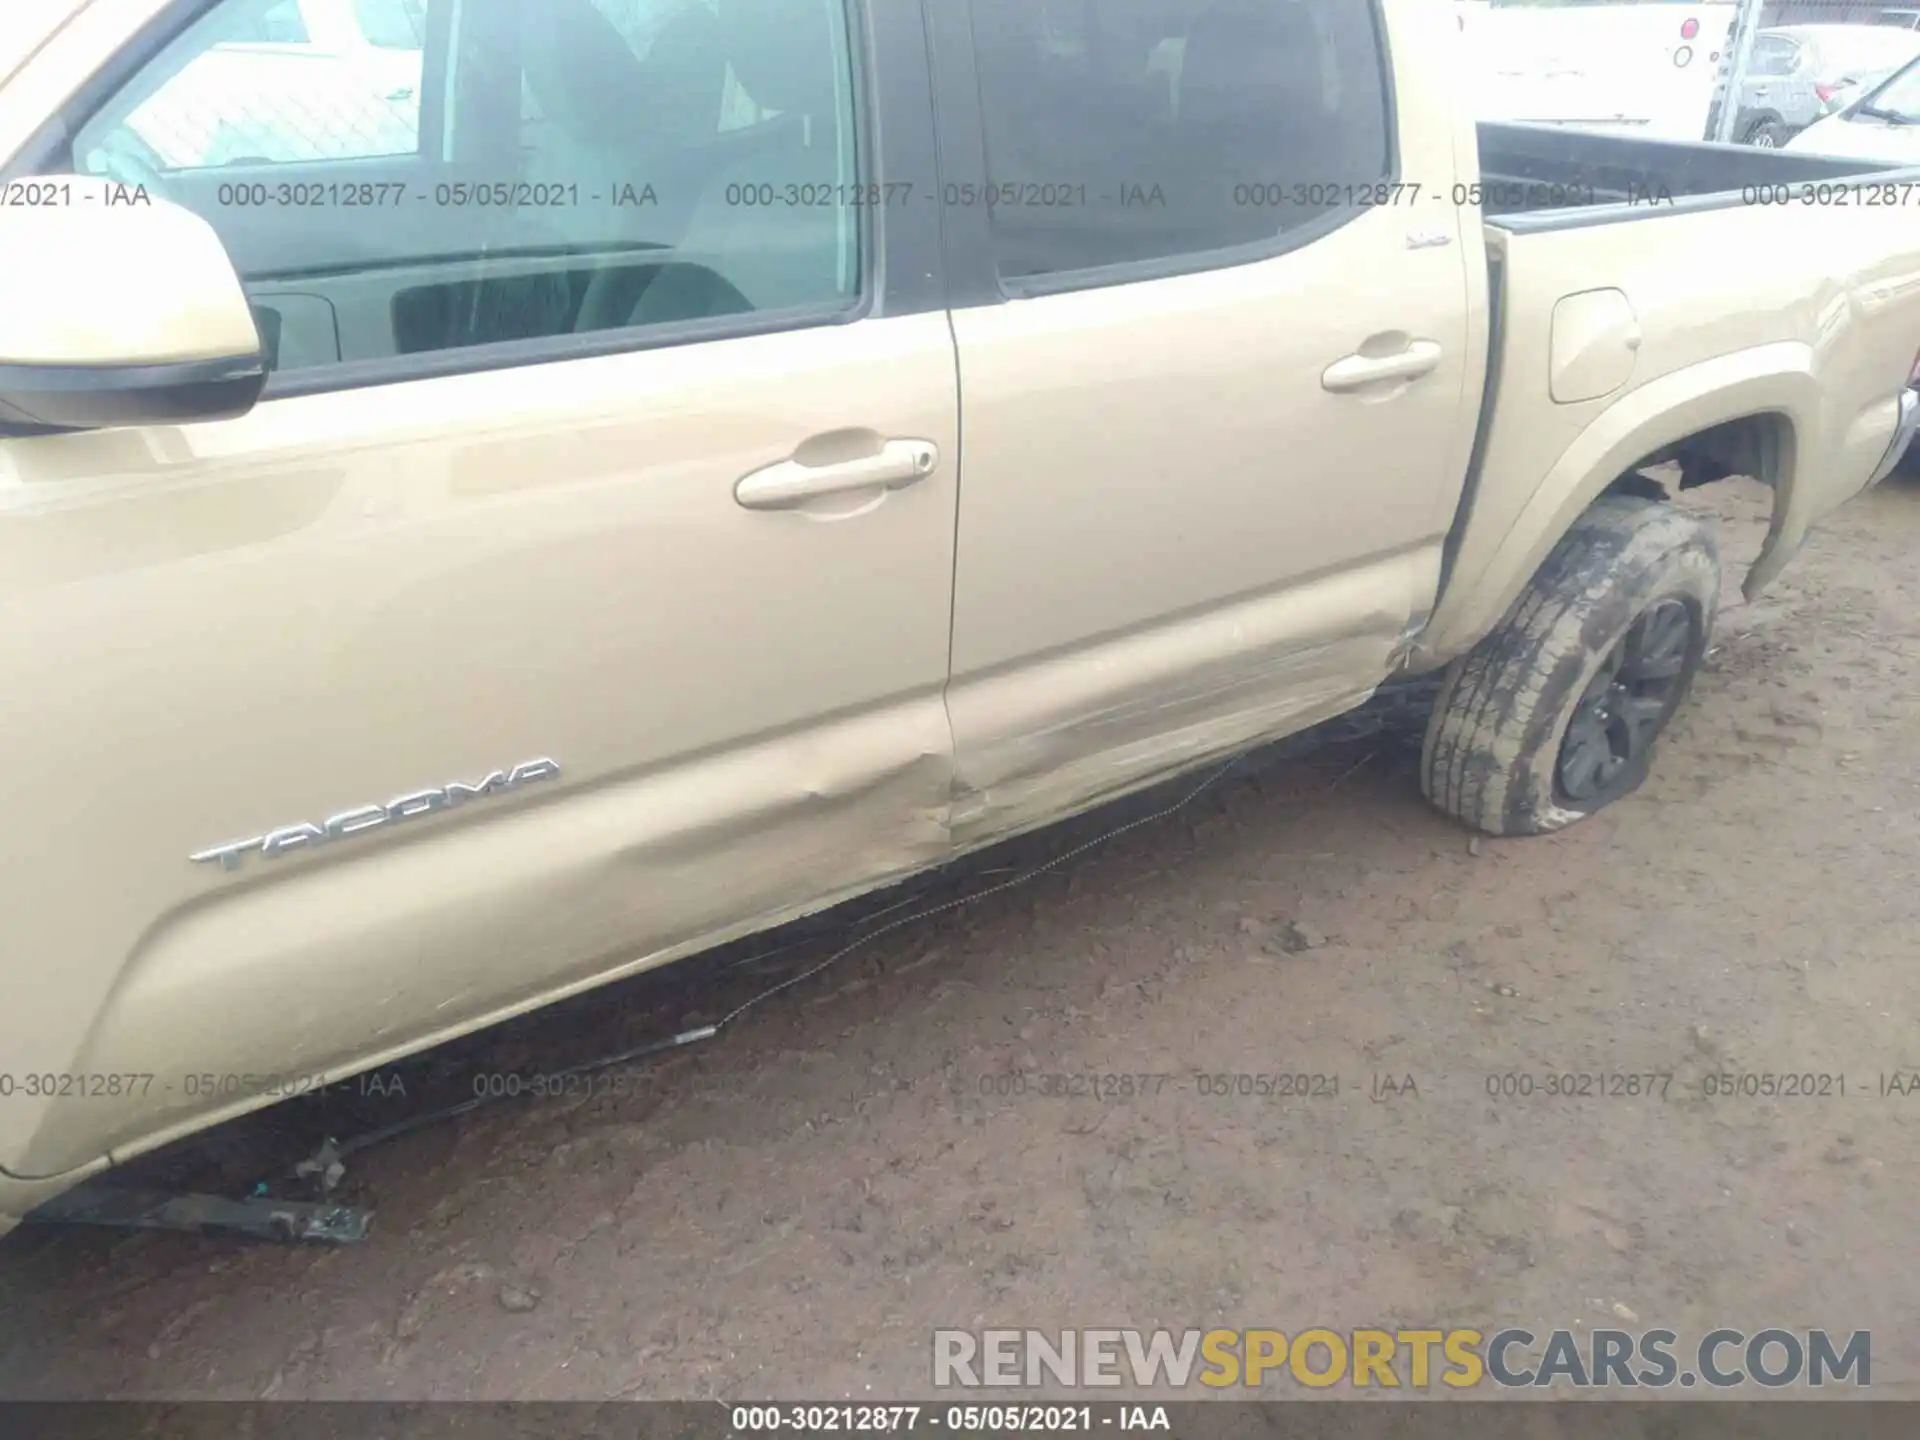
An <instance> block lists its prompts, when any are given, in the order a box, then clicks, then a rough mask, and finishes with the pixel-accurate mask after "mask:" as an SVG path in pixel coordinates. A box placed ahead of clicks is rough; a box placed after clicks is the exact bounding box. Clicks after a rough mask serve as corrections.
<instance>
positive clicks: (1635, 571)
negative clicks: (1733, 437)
mask: <svg viewBox="0 0 1920 1440" xmlns="http://www.w3.org/2000/svg"><path fill="white" fill-rule="evenodd" d="M1719 592H1720V559H1719V554H1718V551H1717V550H1716V548H1715V545H1714V542H1713V536H1712V535H1711V533H1709V532H1708V530H1707V529H1706V528H1705V527H1704V526H1703V525H1702V524H1701V523H1700V522H1699V521H1697V520H1695V519H1694V518H1693V517H1691V516H1690V515H1687V514H1686V513H1685V512H1683V511H1681V510H1678V509H1676V508H1674V506H1672V505H1671V504H1668V503H1667V502H1665V501H1655V500H1643V499H1638V498H1629V497H1623V496H1614V497H1608V498H1606V499H1603V500H1601V501H1599V502H1598V503H1597V504H1596V505H1594V507H1593V508H1592V509H1591V510H1589V511H1588V512H1587V513H1586V514H1585V515H1584V516H1582V517H1581V518H1580V520H1579V521H1578V522H1577V523H1576V524H1575V525H1574V527H1573V529H1572V530H1570V531H1569V532H1568V533H1567V536H1566V538H1565V539H1563V540H1562V541H1561V542H1560V544H1559V545H1558V546H1557V547H1555V549H1554V551H1553V553H1552V554H1551V555H1549V556H1548V557H1547V560H1546V562H1545V563H1544V564H1543V565H1542V566H1541V567H1540V570H1539V573H1538V574H1536V575H1535V576H1534V578H1533V579H1532V581H1530V582H1529V583H1528V585H1527V588H1526V590H1525V591H1523V592H1522V593H1521V596H1520V598H1519V600H1518V601H1516V602H1515V603H1514V606H1513V608H1512V610H1510V611H1509V612H1508V614H1507V618H1506V619H1505V620H1504V621H1503V622H1502V623H1501V626H1500V628H1499V629H1497V630H1495V631H1494V632H1493V633H1492V634H1491V635H1488V636H1487V637H1486V638H1485V639H1484V640H1482V641H1481V642H1480V643H1479V644H1478V645H1476V646H1475V647H1474V648H1473V649H1472V650H1471V651H1469V652H1468V653H1467V654H1466V655H1464V656H1462V657H1461V658H1460V659H1459V660H1456V661H1455V662H1454V663H1453V665H1452V666H1451V667H1450V668H1449V669H1448V671H1447V673H1446V676H1445V678H1444V679H1443V680H1442V682H1441V687H1440V695H1439V698H1438V700H1437V701H1436V702H1435V705H1434V710H1433V717H1432V719H1431V720H1430V721H1429V723H1428V727H1427V738H1426V745H1425V747H1424V749H1423V751H1422V754H1421V767H1420V768H1421V788H1422V790H1424V791H1425V792H1426V795H1427V798H1428V799H1429V800H1431V801H1432V802H1433V803H1434V804H1435V805H1436V806H1438V807H1439V808H1440V809H1441V810H1444V811H1446V812H1447V813H1448V814H1449V815H1452V816H1454V817H1455V818H1457V819H1459V820H1462V821H1464V822H1465V823H1466V824H1468V825H1471V826H1473V827H1474V828H1475V829H1478V830H1483V831H1486V832H1487V833H1488V834H1492V835H1537V834H1541V833H1543V832H1545V831H1549V830H1558V829H1560V828H1562V827H1564V826H1567V825H1571V824H1573V823H1574V822H1575V821H1577V820H1583V819H1585V818H1586V817H1587V816H1588V815H1591V814H1593V813H1594V812H1595V811H1597V810H1600V809H1602V808H1604V807H1605V806H1607V805H1610V804H1612V803H1613V802H1614V801H1615V800H1618V799H1619V798H1620V797H1621V796H1623V795H1627V794H1630V793H1631V792H1632V791H1633V790H1635V789H1636V788H1638V786H1639V784H1640V782H1641V781H1642V780H1644V779H1645V778H1646V775H1647V771H1648V768H1649V767H1650V766H1651V764H1652V761H1653V755H1654V749H1655V745H1656V743H1657V742H1658V740H1659V737H1660V735H1661V733H1662V732H1663V731H1664V730H1665V729H1666V726H1667V722H1668V721H1669V720H1670V719H1672V718H1673V713H1674V711H1675V710H1677V709H1678V708H1679V706H1680V702H1681V701H1682V700H1683V699H1685V698H1686V694H1687V691H1688V689H1689V687H1690V686H1691V685H1692V682H1693V677H1694V674H1695V673H1696V672H1697V671H1698V670H1699V668H1700V662H1701V660H1702V659H1703V658H1704V657H1705V655H1706V651H1707V640H1708V637H1709V635H1710V634H1711V633H1712V629H1713V616H1714V610H1715V607H1716V604H1717V601H1718V598H1719Z"/></svg>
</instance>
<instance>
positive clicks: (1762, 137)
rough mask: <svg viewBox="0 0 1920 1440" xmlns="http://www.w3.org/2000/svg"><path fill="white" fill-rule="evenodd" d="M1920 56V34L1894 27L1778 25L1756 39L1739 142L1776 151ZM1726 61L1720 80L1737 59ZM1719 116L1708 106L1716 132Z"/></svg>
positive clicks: (1736, 135)
mask: <svg viewBox="0 0 1920 1440" xmlns="http://www.w3.org/2000/svg"><path fill="white" fill-rule="evenodd" d="M1915 56H1920V34H1916V33H1914V32H1913V31H1911V30H1904V29H1899V28H1896V27H1894V26H1890V25H1777V26H1772V27H1769V28H1768V29H1765V30H1762V31H1761V32H1760V33H1759V34H1758V35H1757V36H1755V37H1754V45H1753V56H1752V58H1751V59H1750V60H1749V62H1748V66H1747V75H1746V79H1745V82H1744V83H1743V84H1742V85H1741V87H1740V110H1739V115H1738V117H1737V119H1736V121H1735V124H1734V127H1733V137H1732V138H1733V140H1734V143H1736V144H1739V145H1757V146H1760V147H1761V148H1762V149H1778V148H1779V147H1781V146H1783V145H1785V144H1786V143H1787V142H1788V141H1789V140H1791V139H1792V138H1793V137H1794V136H1795V135H1797V134H1799V133H1800V132H1801V131H1802V130H1805V129H1806V128H1807V127H1808V126H1810V125H1812V124H1814V123H1815V122H1816V121H1818V120H1820V119H1823V118H1824V117H1826V116H1828V115H1831V114H1832V113H1833V112H1834V111H1835V110H1838V109H1840V108H1842V107H1843V106H1844V105H1845V104H1846V103H1847V102H1848V101H1849V100H1851V99H1853V98H1856V97H1857V96H1859V95H1862V94H1864V93H1865V92H1866V91H1867V90H1868V89H1870V88H1872V87H1873V86H1874V85H1877V84H1879V82H1880V81H1882V80H1884V79H1885V78H1886V77H1887V76H1889V75H1891V74H1892V73H1893V72H1894V71H1896V70H1898V69H1899V68H1900V67H1901V66H1902V65H1904V64H1906V63H1907V62H1908V61H1909V60H1912V59H1913V58H1914V57H1915ZM1731 63H1732V61H1731V57H1730V56H1729V57H1727V58H1726V59H1725V60H1724V61H1723V62H1722V64H1721V66H1720V71H1721V83H1722V84H1724V83H1725V78H1726V74H1727V71H1728V68H1729V66H1730V65H1731ZM1718 114H1719V103H1718V101H1716V102H1715V103H1714V106H1713V108H1712V110H1711V111H1710V112H1709V116H1708V122H1707V133H1708V134H1712V133H1713V130H1714V125H1715V122H1716V120H1717V118H1718Z"/></svg>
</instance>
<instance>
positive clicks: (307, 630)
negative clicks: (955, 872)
mask: <svg viewBox="0 0 1920 1440" xmlns="http://www.w3.org/2000/svg"><path fill="white" fill-rule="evenodd" d="M558 368H561V369H564V370H566V371H567V372H568V374H567V376H566V378H565V380H564V382H563V381H562V380H561V377H559V376H558V375H556V376H555V377H554V380H555V388H554V389H553V390H551V391H550V392H543V393H544V394H545V396H546V398H545V399H544V400H543V401H542V402H541V403H540V404H539V405H538V406H537V407H534V408H529V407H528V406H527V404H526V403H524V401H523V400H521V399H519V398H517V397H516V393H515V392H516V391H517V390H519V389H522V388H524V386H525V380H524V377H523V376H522V375H520V374H519V373H517V372H515V371H513V370H495V371H491V372H485V373H479V374H469V375H462V376H455V377H449V378H446V379H441V380H423V381H419V382H416V383H414V384H411V385H405V386H399V387H392V388H389V389H385V390H374V391H345V392H335V393H332V394H325V395H317V396H310V397H304V398H293V399H286V400H280V401H268V402H267V403H265V404H262V405H261V406H260V407H258V408H257V409H256V410H255V411H254V412H253V413H252V414H250V415H248V416H247V417H245V418H244V419H241V420H237V421H225V422H219V423H213V424H204V425H189V426H183V427H178V428H174V429H170V430H156V431H146V432H142V431H124V430H121V431H115V430H106V431H99V432H91V433H79V434H71V435H56V436H46V437H40V438H32V439H17V440H9V441H5V442H0V694H4V695H7V696H10V697H13V703H10V704H9V705H7V706H6V707H5V708H4V709H0V736H4V738H5V740H6V743H7V745H8V747H9V748H10V749H12V750H13V751H14V752H15V753H18V754H31V755H35V756H37V757H39V763H37V764H36V765H33V766H29V767H22V768H20V769H19V770H17V771H16V773H15V775H14V778H13V780H12V782H11V783H10V786H9V791H10V794H9V799H10V812H11V813H12V814H15V815H21V816H24V815H32V816H34V817H36V818H35V820H34V822H33V823H32V824H31V825H12V824H9V825H5V826H0V859H3V860H4V864H0V915H4V916H5V920H4V931H5V943H4V952H5V954H6V956H7V957H8V963H9V964H12V963H16V962H17V960H18V958H19V957H24V956H39V957H43V960H46V959H51V958H52V957H59V958H58V962H57V963H54V964H36V967H35V978H34V980H33V982H32V983H30V984H22V985H19V986H17V987H14V990H13V993H12V996H11V998H10V1001H9V1005H8V1013H7V1016H6V1019H5V1021H4V1022H3V1023H4V1027H5V1035H4V1041H5V1043H4V1047H3V1048H4V1053H5V1055H6V1062H7V1063H6V1066H5V1068H6V1069H7V1070H8V1071H9V1072H11V1073H13V1074H29V1073H31V1074H36V1075H44V1076H47V1077H50V1080H49V1083H48V1084H46V1085H36V1086H35V1087H34V1089H35V1090H36V1091H37V1092H42V1093H35V1094H31V1095H29V1094H26V1093H23V1091H24V1088H25V1087H14V1089H13V1093H11V1094H9V1095H7V1096H5V1097H0V1170H3V1171H5V1172H8V1173H11V1174H13V1175H15V1176H21V1177H45V1176H52V1175H57V1174H60V1173H62V1172H64V1171H69V1170H77V1169H78V1168H79V1167H84V1166H86V1165H87V1164H88V1163H89V1162H91V1161H93V1160H95V1159H96V1157H99V1156H101V1155H102V1154H104V1153H107V1152H112V1153H113V1154H115V1155H116V1156H117V1157H120V1158H124V1157H125V1156H126V1155H127V1154H130V1153H135V1152H137V1151H139V1150H141V1149H145V1148H149V1147H151V1146H153V1145H156V1144H159V1143H163V1142H164V1141H165V1140H167V1139H169V1138H171V1137H173V1136H175V1135H178V1134H181V1133H184V1132H186V1131H189V1130H192V1129H194V1128H197V1127H199V1126H201V1125H203V1124H206V1123H210V1122H212V1121H214V1120H218V1119H221V1118H224V1117H226V1116H229V1115H233V1114H237V1113H239V1112H241V1111H243V1110H246V1109H251V1108H255V1107H257V1106H259V1105H264V1104H267V1103H270V1102H271V1101H272V1100H274V1099H277V1098H280V1097H281V1096H282V1095H284V1094H288V1093H296V1090H295V1088H294V1087H301V1086H308V1085H312V1084H315V1083H318V1081H319V1079H320V1078H321V1077H326V1078H338V1077H340V1076H343V1075H346V1074H350V1073H353V1072H354V1071H356V1070H359V1069H363V1068H365V1066H366V1065H367V1064H368V1063H371V1062H372V1061H374V1060H376V1059H377V1058H378V1057H379V1056H382V1055H395V1054H400V1053H404V1052H406V1051H409V1050H413V1049H417V1048H419V1047H420V1046H422V1045H426V1044H431V1043H433V1042H434V1041H436V1040H440V1039H444V1038H448V1037H450V1036H452V1035H455V1034H458V1033H460V1032H462V1031H464V1030H468V1029H471V1028H473V1027H475V1026H477V1025H481V1024H484V1023H487V1022H489V1021H492V1020H497V1019H500V1018H503V1017H505V1016H507V1015H510V1014H513V1013H516V1012H518V1011H520V1010H524V1009H527V1008H530V1007H532V1006H534V1005H538V1004H541V1003H544V1002H545V1001H548V1000H552V999H555V998H557V997H558V996H559V995H560V994H562V993H565V992H568V991H570V990H574V989H578V988H582V987H584V986H586V985H589V984H592V983H596V982H597V981H600V980H605V979H609V978H612V977H613V976H614V975H617V974H625V973H629V972H631V971H633V970H636V969H639V968H641V967H643V966H645V965H648V964H652V963H657V962H659V961H660V960H664V959H667V958H670V957H671V956H672V955H674V954H676V953H680V951H682V950H683V949H688V948H697V947H698V946H699V945H701V944H704V943H710V942H712V941H713V940H714V939H716V938H721V937H724V936H725V935H726V934H728V933H744V932H745V931H747V930H750V929H753V928H756V927H758V926H760V925H764V924H768V923H774V922H777V921H779V920H781V919H784V918H790V917H791V916H793V915H796V914H800V913H804V912H805V911H806V910H808V909H811V908H816V907H818V906H820V905H822V904H826V903H830V902H831V900H832V899H833V898H834V897H836V896H839V895H845V894H851V893H855V892H858V891H860V890H863V889H866V888H869V887H871V886H873V885H876V884H880V883H884V882H885V881H887V880H889V879H893V878H896V877H899V876H901V875H903V874H907V873H911V872H913V871H915V870H918V869H921V868H923V867H925V866H926V865H928V864H932V863H936V862H938V861H939V860H941V859H943V858H945V856H946V855H947V853H948V850H949V840H948V835H947V826H946V821H947V810H948V805H949V801H950V797H951V792H952V784H953V765H952V755H951V747H952V741H951V732H950V729H949V727H948V723H947V719H946V713H945V709H944V707H943V705H942V703H941V690H942V687H943V686H944V684H945V681H946V676H947V645H948V632H949V624H950V618H949V617H950V604H951V580H950V576H951V573H952V545H953V506H954V493H955V492H954V486H955V475H954V473H953V469H952V467H951V465H946V466H943V467H941V468H940V469H939V470H938V471H936V473H934V474H932V475H929V476H927V477H925V478H924V479H922V480H920V481H919V482H918V483H916V484H914V485H912V486H911V487H908V488H905V489H901V490H897V491H889V492H886V493H885V494H884V495H883V496H882V497H881V499H880V501H879V503H878V504H877V505H875V504H874V503H873V497H871V496H867V495H853V496H839V497H830V498H829V499H827V500H823V501H822V502H820V503H819V504H818V505H817V506H816V507H813V508H811V509H801V510H791V511H786V512H782V513H777V514H760V513H756V512H753V511H750V510H747V509H744V508H742V507H741V506H740V505H738V504H736V503H735V501H734V498H733V493H732V491H733V485H734V482H735V480H736V479H737V478H738V477H739V476H740V475H742V474H746V473H748V472H750V471H752V470H754V469H756V468H758V467H760V466H762V465H764V464H766V463H767V462H768V461H769V459H772V458H775V457H778V456H781V455H784V454H788V453H790V452H791V451H793V450H794V449H795V448H796V447H798V446H799V445H800V444H801V443H802V442H804V441H805V440H806V439H807V438H808V437H809V435H811V434H814V433H816V432H820V431H826V430H829V429H832V428H833V427H835V426H836V425H837V424H838V420H839V416H840V415H841V413H843V412H842V406H841V404H840V398H839V397H841V396H843V395H845V394H846V393H848V392H849V391H852V392H855V393H859V394H861V395H862V396H863V397H864V404H863V407H862V409H863V411H864V413H865V414H866V415H868V416H870V417H871V418H872V419H873V421H874V422H875V423H876V424H877V425H879V426H883V427H885V429H886V430H887V431H888V432H891V433H898V434H907V435H920V436H926V437H929V438H930V439H931V440H933V442H934V443H935V444H936V445H937V446H938V448H939V451H940V453H941V454H942V455H951V454H953V453H954V452H955V450H956V448H957V435H956V426H957V409H956V402H955V396H954V375H953V354H952V345H951V341H950V339H949V336H948V331H947V325H946V322H945V319H944V317H943V316H940V315H938V314H928V315H920V316H906V317H901V318H898V319H890V320H874V321H870V322H862V323H860V324H857V325H852V326H844V327H838V328H830V329H827V330H822V331H803V332H797V333H789V334H778V335H769V336H765V337H761V338H758V339H750V340H742V341H730V342H727V343H724V344H710V345H706V346H692V347H681V348H678V349H675V350H671V351H653V352H638V353H633V354H626V355H612V356H604V357H600V358H593V359H584V360H578V361H571V362H566V363H565V364H563V365H562V366H561V367H558ZM756 397H757V398H756ZM340 437H350V438H340ZM542 437H545V438H542ZM856 511H857V512H858V513H854V512H856ZM849 515H850V516H851V518H843V517H845V516H849ZM323 576H324V577H326V583H325V584H324V586H321V587H320V588H319V589H318V590H316V586H317V585H318V584H319V581H320V577H323ZM28 696H30V697H31V703H21V701H22V700H23V699H24V698H25V697H28ZM112 696H122V697H126V699H125V701H124V703H122V702H117V701H114V702H107V703H103V699H104V697H112ZM135 696H137V697H138V698H137V700H136V699H134V698H133V697H135ZM542 756H552V757H555V759H556V760H557V761H558V762H559V766H560V773H558V774H553V773H549V770H548V767H547V766H546V765H542V764H539V763H536V762H530V761H529V762H526V763H525V764H524V765H523V767H522V768H521V770H520V772H519V773H520V775H521V778H522V780H523V781H526V782H529V783H522V784H520V785H517V786H515V787H513V788H511V789H508V788H505V787H504V786H501V787H495V788H494V791H493V793H488V794H486V795H485V796H484V799H482V798H481V797H479V796H475V797H474V798H469V799H466V800H465V802H464V803H461V804H458V805H439V806H433V807H427V806H426V805H425V802H422V804H421V805H420V806H415V807H412V808H416V809H418V808H427V809H430V813H421V814H418V815H414V816H413V817H412V818H409V819H408V820H407V821H406V823H404V824H382V825H379V826H377V827H373V828H369V829H366V830H365V831H364V832H361V833H356V834H353V835H351V836H349V837H347V838H343V839H341V840H338V841H335V842H333V843H327V844H307V845H299V846H296V847H294V848H291V849H288V850H287V851H286V852H285V853H283V854H281V855H279V856H278V857H277V858H274V859H271V860H268V859H265V858H262V857H260V856H259V855H257V854H256V855H254V856H253V857H252V858H251V860H249V861H248V863H244V864H241V865H238V866H236V867H234V868H225V867H223V866H222V865H221V864H218V863H205V862H203V863H198V864H196V863H193V862H192V861H190V860H189V858H188V857H189V856H190V855H194V854H198V853H200V852H202V851H204V850H205V848H206V846H207V845H208V842H209V841H211V840H217V839H222V838H225V837H229V836H248V835H265V834H268V833H270V832H271V827H274V826H276V825H283V824H284V823H285V822H288V821H292V820H295V819H296V818H298V817H301V816H311V817H314V818H315V819H316V820H317V819H318V818H319V817H324V816H331V815H337V814H340V813H343V812H348V811H350V810H351V809H352V807H354V806H356V804H361V805H364V803H365V802H366V801H368V800H369V799H374V798H378V797H381V796H382V795H385V796H396V797H401V798H402V799H405V798H407V797H409V796H419V795H421V794H423V793H425V792H424V791H423V786H431V785H432V784H433V782H441V785H442V788H443V789H444V787H445V782H447V781H448V780H449V779H451V778H452V777H463V779H464V781H465V783H466V785H467V786H468V787H469V788H484V787H485V786H486V784H487V779H486V778H483V777H490V775H491V774H492V769H493V767H495V766H501V765H503V764H505V763H506V762H509V761H516V760H519V761H526V757H542ZM163 757H167V758H169V759H170V762H171V763H163ZM536 779H537V782H538V783H531V781H533V780H536ZM403 812H404V813H410V811H409V810H408V807H403ZM108 1077H128V1078H120V1079H113V1078H108ZM0 1208H4V1207H0Z"/></svg>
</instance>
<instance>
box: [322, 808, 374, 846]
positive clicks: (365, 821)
mask: <svg viewBox="0 0 1920 1440" xmlns="http://www.w3.org/2000/svg"><path fill="white" fill-rule="evenodd" d="M388 818H389V817H388V815H387V807H386V806H384V805H363V806H361V807H360V808H359V809H358V810H346V811H342V812H341V813H340V814H338V815H336V816H334V817H333V818H332V819H331V820H329V821H327V825H326V830H327V838H328V839H329V840H338V839H339V838H340V837H341V836H343V835H358V834H359V833H360V832H361V831H362V830H371V829H373V827H374V826H376V825H384V824H386V823H387V820H388Z"/></svg>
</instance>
